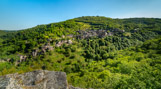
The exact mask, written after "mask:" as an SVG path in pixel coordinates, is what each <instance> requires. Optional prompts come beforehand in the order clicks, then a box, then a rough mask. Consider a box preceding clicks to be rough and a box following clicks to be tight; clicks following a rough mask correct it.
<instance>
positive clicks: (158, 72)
mask: <svg viewBox="0 0 161 89" xmlns="http://www.w3.org/2000/svg"><path fill="white" fill-rule="evenodd" d="M96 30H97V31H96ZM80 31H83V32H82V33H79V32H80ZM102 33H103V34H102ZM98 34H99V35H103V36H101V37H98ZM85 35H87V36H88V35H91V36H89V37H80V36H85ZM160 35H161V19H154V18H130V19H112V18H106V17H99V16H85V17H79V18H75V19H71V20H67V21H64V22H60V23H51V24H47V25H39V26H36V27H33V28H30V29H26V30H21V31H17V32H10V33H5V34H3V35H0V61H1V62H0V75H5V74H9V73H15V72H19V73H23V72H27V71H32V70H36V69H45V70H55V71H64V72H66V73H67V78H68V82H69V83H71V84H72V85H74V86H79V87H82V88H96V89H97V88H101V89H107V88H115V89H117V88H121V89H126V88H139V89H140V88H143V89H145V88H149V89H150V88H151V89H159V88H161V77H160V76H161V51H160V50H161V36H160Z"/></svg>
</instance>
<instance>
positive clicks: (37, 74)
mask: <svg viewBox="0 0 161 89" xmlns="http://www.w3.org/2000/svg"><path fill="white" fill-rule="evenodd" d="M0 89H81V88H75V87H73V86H71V85H68V83H67V80H66V73H65V72H55V71H47V70H37V71H33V72H28V73H24V74H9V75H5V76H1V77H0Z"/></svg>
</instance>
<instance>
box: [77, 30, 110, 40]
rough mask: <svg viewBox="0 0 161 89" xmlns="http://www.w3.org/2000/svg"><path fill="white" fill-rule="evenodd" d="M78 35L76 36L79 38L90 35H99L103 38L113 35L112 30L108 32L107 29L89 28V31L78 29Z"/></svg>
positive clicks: (85, 37) (86, 37)
mask: <svg viewBox="0 0 161 89" xmlns="http://www.w3.org/2000/svg"><path fill="white" fill-rule="evenodd" d="M77 32H78V35H77V36H76V37H77V38H78V39H88V38H90V37H99V38H103V37H106V36H112V35H113V33H112V32H107V30H87V31H82V30H79V31H77Z"/></svg>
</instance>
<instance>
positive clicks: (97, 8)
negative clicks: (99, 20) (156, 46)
mask: <svg viewBox="0 0 161 89" xmlns="http://www.w3.org/2000/svg"><path fill="white" fill-rule="evenodd" d="M97 15H98V16H106V17H111V18H130V17H154V18H161V0H0V29H1V30H20V29H26V28H30V27H33V26H36V25H40V24H48V23H53V22H59V21H64V20H67V19H72V18H75V17H80V16H97Z"/></svg>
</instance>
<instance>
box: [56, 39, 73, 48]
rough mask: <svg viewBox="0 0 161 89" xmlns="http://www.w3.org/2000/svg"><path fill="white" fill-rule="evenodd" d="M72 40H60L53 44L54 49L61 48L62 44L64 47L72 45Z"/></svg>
mask: <svg viewBox="0 0 161 89" xmlns="http://www.w3.org/2000/svg"><path fill="white" fill-rule="evenodd" d="M72 43H73V42H72V40H62V41H59V42H57V43H56V44H55V47H60V46H62V45H63V44H66V45H69V44H72Z"/></svg>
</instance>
